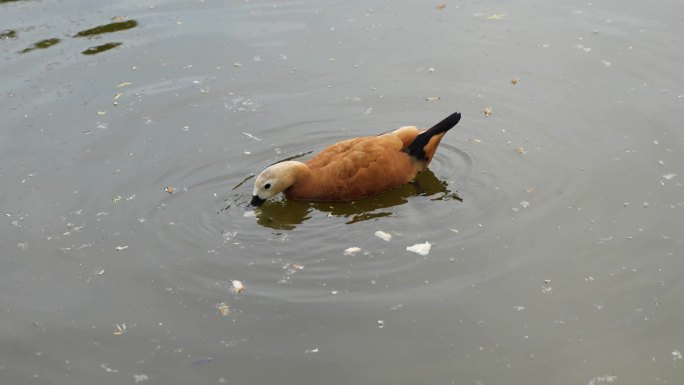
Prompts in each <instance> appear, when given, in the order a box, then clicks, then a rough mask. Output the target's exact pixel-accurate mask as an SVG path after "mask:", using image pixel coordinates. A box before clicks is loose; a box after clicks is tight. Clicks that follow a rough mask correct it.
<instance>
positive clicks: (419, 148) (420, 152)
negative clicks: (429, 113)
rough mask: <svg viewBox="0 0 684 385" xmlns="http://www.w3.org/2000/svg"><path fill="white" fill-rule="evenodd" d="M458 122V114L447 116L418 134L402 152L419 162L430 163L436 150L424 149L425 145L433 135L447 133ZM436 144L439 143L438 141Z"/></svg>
mask: <svg viewBox="0 0 684 385" xmlns="http://www.w3.org/2000/svg"><path fill="white" fill-rule="evenodd" d="M459 120H461V114H460V113H458V112H454V113H453V114H451V115H449V116H447V117H446V118H445V119H444V120H442V121H441V122H439V123H437V124H435V125H434V126H433V127H432V128H430V129H429V130H425V131H423V132H422V133H420V134H418V136H416V139H414V140H413V142H411V144H409V145H408V146H406V148H405V149H404V152H406V153H407V154H409V155H411V156H412V157H414V158H416V159H418V160H420V161H430V160H431V158H432V155H434V151H435V150H436V148H429V149H428V148H425V147H426V146H427V144H428V143H430V139H431V138H432V137H433V136H435V135H439V134H443V133H445V132H447V131H449V130H450V129H451V127H453V126H455V125H456V124H457V123H458V121H459ZM437 143H439V141H438V142H437ZM426 151H427V153H426Z"/></svg>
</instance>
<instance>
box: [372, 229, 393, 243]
mask: <svg viewBox="0 0 684 385" xmlns="http://www.w3.org/2000/svg"><path fill="white" fill-rule="evenodd" d="M375 236H376V237H378V238H380V239H382V240H383V241H386V242H389V240H390V239H392V234H390V233H388V232H385V231H382V230H378V231H376V232H375Z"/></svg>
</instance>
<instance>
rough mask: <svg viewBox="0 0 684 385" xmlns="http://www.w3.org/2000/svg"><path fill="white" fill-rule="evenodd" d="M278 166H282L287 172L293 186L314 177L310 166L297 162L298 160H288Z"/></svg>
mask: <svg viewBox="0 0 684 385" xmlns="http://www.w3.org/2000/svg"><path fill="white" fill-rule="evenodd" d="M278 164H279V165H282V167H283V168H284V169H286V170H287V174H288V179H289V180H291V181H292V184H291V186H293V185H295V184H297V183H299V182H302V181H304V180H306V179H308V178H310V177H311V176H312V175H313V173H312V172H311V170H310V169H309V166H307V165H306V164H304V163H302V162H297V161H296V160H288V161H285V162H281V163H278Z"/></svg>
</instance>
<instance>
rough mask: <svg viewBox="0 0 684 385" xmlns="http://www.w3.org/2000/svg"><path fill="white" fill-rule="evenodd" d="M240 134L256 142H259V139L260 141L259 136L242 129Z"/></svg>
mask: <svg viewBox="0 0 684 385" xmlns="http://www.w3.org/2000/svg"><path fill="white" fill-rule="evenodd" d="M242 134H243V135H245V136H246V137H248V138H250V139H253V140H255V141H257V142H260V141H261V138H260V137H258V136H254V135H252V134H250V133H249V132H244V131H243V132H242Z"/></svg>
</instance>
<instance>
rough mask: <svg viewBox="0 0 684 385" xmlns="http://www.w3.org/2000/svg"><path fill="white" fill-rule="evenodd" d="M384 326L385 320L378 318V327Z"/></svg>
mask: <svg viewBox="0 0 684 385" xmlns="http://www.w3.org/2000/svg"><path fill="white" fill-rule="evenodd" d="M384 327H385V321H383V320H381V319H379V320H378V328H380V329H382V328H384Z"/></svg>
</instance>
